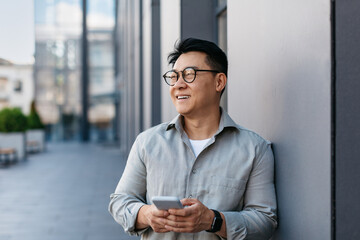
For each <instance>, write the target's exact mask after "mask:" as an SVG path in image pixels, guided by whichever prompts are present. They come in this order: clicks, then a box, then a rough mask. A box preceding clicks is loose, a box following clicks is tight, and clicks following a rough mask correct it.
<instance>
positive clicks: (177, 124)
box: [166, 107, 240, 135]
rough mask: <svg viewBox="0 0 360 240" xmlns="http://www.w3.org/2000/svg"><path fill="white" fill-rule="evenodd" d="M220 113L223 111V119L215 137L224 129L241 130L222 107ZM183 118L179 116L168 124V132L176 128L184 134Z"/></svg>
mask: <svg viewBox="0 0 360 240" xmlns="http://www.w3.org/2000/svg"><path fill="white" fill-rule="evenodd" d="M220 111H221V117H220V123H219V128H218V130H217V131H216V133H215V135H218V134H219V133H221V132H222V131H223V130H224V128H237V129H240V127H239V126H238V125H237V124H236V123H235V122H234V120H232V118H231V117H230V116H229V114H228V113H227V112H226V111H224V110H223V109H222V107H220ZM183 118H184V117H183V116H182V115H180V114H178V115H177V116H176V117H175V118H174V119H173V120H172V121H171V122H169V123H168V125H167V128H166V131H167V130H170V129H172V128H175V129H176V130H178V131H179V132H180V133H182V132H183V131H184V128H183V124H182V122H183Z"/></svg>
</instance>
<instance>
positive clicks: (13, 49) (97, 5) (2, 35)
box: [0, 0, 114, 64]
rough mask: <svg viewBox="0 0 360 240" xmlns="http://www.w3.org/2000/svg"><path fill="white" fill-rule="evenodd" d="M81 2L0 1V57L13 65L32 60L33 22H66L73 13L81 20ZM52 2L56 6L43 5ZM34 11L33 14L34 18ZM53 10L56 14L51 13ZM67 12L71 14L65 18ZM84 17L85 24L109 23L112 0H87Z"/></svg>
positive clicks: (110, 21)
mask: <svg viewBox="0 0 360 240" xmlns="http://www.w3.org/2000/svg"><path fill="white" fill-rule="evenodd" d="M81 2H82V1H81V0H0V58H4V59H6V60H9V61H11V62H14V63H17V64H28V63H33V62H34V57H33V56H34V51H35V33H34V24H35V23H34V22H36V23H37V24H41V23H51V24H54V23H55V22H57V23H59V22H63V23H66V22H67V21H68V20H69V19H74V16H75V15H76V16H78V17H77V19H78V20H79V21H81V5H80V4H81ZM52 4H53V5H54V4H55V5H56V7H55V8H49V7H46V6H49V5H52ZM34 9H35V10H36V11H34ZM34 12H36V14H37V16H36V18H34ZM54 12H56V13H57V16H54V15H53V13H54ZM69 14H72V16H71V17H67V15H69ZM79 14H80V17H79ZM87 19H88V25H89V27H91V26H93V27H98V26H101V25H102V26H104V25H106V26H111V25H113V24H114V0H88V18H87ZM35 20H36V21H35ZM77 24H81V23H80V22H78V23H77Z"/></svg>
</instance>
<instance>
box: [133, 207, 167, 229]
mask: <svg viewBox="0 0 360 240" xmlns="http://www.w3.org/2000/svg"><path fill="white" fill-rule="evenodd" d="M168 216H169V213H168V212H167V211H164V210H159V209H157V208H156V207H155V205H144V206H142V207H141V208H140V210H139V212H138V215H137V219H136V229H138V230H140V229H144V228H147V227H149V226H150V227H151V228H152V229H153V230H154V232H157V233H165V232H169V230H167V229H166V228H165V225H164V222H165V221H164V219H165V218H166V217H168Z"/></svg>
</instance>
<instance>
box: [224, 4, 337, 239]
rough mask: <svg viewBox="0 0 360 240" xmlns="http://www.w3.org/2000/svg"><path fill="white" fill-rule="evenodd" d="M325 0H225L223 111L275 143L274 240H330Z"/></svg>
mask: <svg viewBox="0 0 360 240" xmlns="http://www.w3.org/2000/svg"><path fill="white" fill-rule="evenodd" d="M330 27H331V26H330V3H329V1H327V0H319V1H310V0H306V1H303V0H301V1H300V0H294V1H286V0H277V1H267V0H260V1H237V0H228V57H229V79H228V111H229V113H230V115H231V116H233V117H234V119H235V120H236V121H237V122H238V123H239V124H240V125H243V126H245V127H247V128H250V129H252V130H255V131H256V132H258V133H259V134H261V135H262V136H264V137H265V138H267V139H269V140H270V141H272V142H273V147H274V154H275V161H276V166H275V167H276V188H277V197H278V205H279V212H278V213H279V218H280V221H279V228H278V230H277V232H276V234H275V237H274V239H291V240H297V239H330V238H331V204H330V203H331V181H330V180H331V148H330V147H331V135H330V130H331V118H330V117H331V99H330V90H331V54H330V53H331V51H330V42H331V39H330V36H331V35H330Z"/></svg>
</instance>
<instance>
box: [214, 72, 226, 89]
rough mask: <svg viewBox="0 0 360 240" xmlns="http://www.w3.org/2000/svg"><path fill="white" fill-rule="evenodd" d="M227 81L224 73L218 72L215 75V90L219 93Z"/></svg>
mask: <svg viewBox="0 0 360 240" xmlns="http://www.w3.org/2000/svg"><path fill="white" fill-rule="evenodd" d="M226 82H227V77H226V75H225V73H218V74H217V77H216V91H217V92H219V93H221V91H222V90H223V89H224V88H225V86H226Z"/></svg>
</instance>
